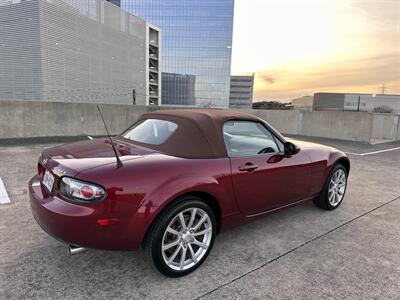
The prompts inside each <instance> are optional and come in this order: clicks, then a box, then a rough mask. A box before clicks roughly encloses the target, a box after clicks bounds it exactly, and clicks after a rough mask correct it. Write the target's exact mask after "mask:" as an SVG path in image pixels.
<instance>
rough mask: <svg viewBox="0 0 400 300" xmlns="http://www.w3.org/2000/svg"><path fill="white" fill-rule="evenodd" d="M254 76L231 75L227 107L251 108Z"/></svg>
mask: <svg viewBox="0 0 400 300" xmlns="http://www.w3.org/2000/svg"><path fill="white" fill-rule="evenodd" d="M253 86H254V74H252V75H232V76H231V87H230V94H229V107H232V108H248V109H251V108H252V103H253Z"/></svg>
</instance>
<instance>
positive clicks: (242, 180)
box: [29, 109, 350, 277]
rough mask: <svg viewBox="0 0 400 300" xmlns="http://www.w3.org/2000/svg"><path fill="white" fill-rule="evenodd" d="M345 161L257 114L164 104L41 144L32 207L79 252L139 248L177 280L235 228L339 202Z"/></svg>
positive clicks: (50, 230)
mask: <svg viewBox="0 0 400 300" xmlns="http://www.w3.org/2000/svg"><path fill="white" fill-rule="evenodd" d="M349 168H350V162H349V159H348V158H347V157H346V155H345V154H344V153H343V152H341V151H339V150H336V149H334V148H331V147H327V146H322V145H318V144H312V143H307V142H301V141H295V140H288V139H287V138H285V137H283V136H282V135H281V134H280V133H279V132H277V131H276V130H275V129H274V128H272V127H271V126H270V125H269V124H268V123H266V122H265V121H263V120H261V119H260V118H257V117H255V116H253V115H249V114H244V113H239V112H234V111H229V110H213V109H198V110H197V109H188V110H162V111H157V112H152V113H146V114H144V115H142V116H141V117H140V118H139V120H138V121H137V122H135V123H134V124H133V125H132V126H131V127H130V128H128V129H127V130H126V131H125V132H123V133H122V134H121V135H118V136H116V137H114V138H112V139H111V138H99V139H94V140H87V141H81V142H76V143H71V144H66V145H61V146H57V147H54V148H50V149H46V150H45V151H43V153H42V154H41V156H40V158H39V162H38V174H37V175H35V176H34V177H33V178H32V179H31V181H30V183H29V191H30V204H31V208H32V212H33V215H34V217H35V219H36V221H37V222H38V223H39V225H40V226H41V227H42V228H43V229H44V230H45V231H46V232H47V233H48V234H50V235H51V236H53V237H55V238H57V239H59V240H61V241H64V242H65V243H67V244H69V245H70V246H69V247H70V251H71V252H72V253H74V252H80V251H82V250H83V249H85V248H97V249H109V250H135V249H138V248H139V247H140V246H143V248H144V251H145V253H146V255H147V257H148V258H149V259H150V261H151V262H152V263H153V264H154V265H155V266H156V268H157V269H158V270H159V271H160V272H161V273H163V274H165V275H167V276H172V277H178V276H182V275H185V274H188V273H190V272H192V271H194V270H195V269H196V268H197V267H199V266H200V265H201V264H202V263H203V262H204V260H205V259H206V257H207V255H208V254H209V253H210V250H211V248H212V246H213V243H214V239H215V236H216V234H217V233H218V232H221V231H223V230H226V229H228V228H231V227H232V226H234V225H237V224H240V223H244V222H247V221H249V220H254V219H256V218H258V217H260V216H264V215H268V214H271V213H273V212H276V211H278V210H279V209H281V208H284V207H288V206H292V205H295V204H298V203H300V202H303V201H306V200H314V203H315V204H316V205H317V206H318V207H320V208H322V209H326V210H333V209H335V208H337V207H338V206H339V205H340V203H341V202H342V201H343V197H344V194H345V192H346V185H347V176H348V174H349Z"/></svg>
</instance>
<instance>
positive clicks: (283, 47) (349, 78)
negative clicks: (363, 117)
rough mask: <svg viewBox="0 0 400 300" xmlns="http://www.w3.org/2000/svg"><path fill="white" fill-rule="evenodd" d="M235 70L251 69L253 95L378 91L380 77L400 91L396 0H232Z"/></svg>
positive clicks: (388, 86)
mask: <svg viewBox="0 0 400 300" xmlns="http://www.w3.org/2000/svg"><path fill="white" fill-rule="evenodd" d="M249 2H251V5H249V4H250V3H249ZM238 72H255V73H256V79H255V89H254V101H261V100H279V101H287V100H290V99H291V98H295V97H299V96H302V95H312V94H313V93H315V92H358V93H361V92H363V93H373V94H378V93H381V91H382V85H383V84H384V86H385V88H384V89H385V93H389V94H400V2H399V1H395V0H382V1H373V0H363V1H360V0H335V1H324V0H279V1H278V0H251V1H248V0H235V20H234V33H233V47H232V73H238Z"/></svg>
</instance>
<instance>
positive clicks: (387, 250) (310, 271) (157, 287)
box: [0, 138, 400, 299]
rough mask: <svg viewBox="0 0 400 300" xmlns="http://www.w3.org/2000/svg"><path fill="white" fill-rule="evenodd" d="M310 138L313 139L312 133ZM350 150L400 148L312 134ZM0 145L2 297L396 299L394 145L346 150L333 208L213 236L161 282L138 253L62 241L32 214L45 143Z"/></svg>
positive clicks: (399, 239)
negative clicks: (203, 257) (32, 191)
mask: <svg viewBox="0 0 400 300" xmlns="http://www.w3.org/2000/svg"><path fill="white" fill-rule="evenodd" d="M308 139H310V138H308ZM310 140H313V141H318V142H321V143H325V144H330V145H332V146H336V147H338V148H339V149H342V150H344V151H349V152H351V153H366V152H373V151H376V150H382V149H388V148H395V147H400V144H399V143H397V144H395V143H394V144H384V145H377V146H371V145H365V144H361V143H353V142H343V141H333V140H324V139H316V138H312V139H310ZM47 146H50V145H25V146H2V147H0V177H2V179H3V181H4V183H5V186H6V188H7V190H8V192H9V196H10V198H11V203H10V204H5V205H0V298H1V299H22V298H40V299H46V298H63V299H64V298H65V299H68V298H69V299H82V298H88V299H89V298H90V299H93V298H118V299H121V298H130V299H135V298H141V299H144V298H148V299H168V298H173V299H194V298H205V299H217V298H222V297H226V298H236V299H249V298H253V299H259V298H261V299H267V298H273V299H282V298H285V299H288V298H294V299H298V298H303V299H320V298H322V299H327V298H331V299H333V298H354V299H365V298H379V299H389V298H392V299H399V298H400V217H399V216H400V198H399V196H400V149H397V150H393V151H389V152H381V153H377V154H371V155H365V156H359V155H354V154H351V155H349V157H350V159H351V163H352V167H351V173H350V178H349V186H348V190H347V194H346V198H345V200H344V203H343V204H342V205H341V207H340V208H339V209H337V210H335V211H332V212H326V211H323V210H320V209H318V208H316V207H315V206H314V205H313V204H312V203H305V204H302V205H299V206H296V207H293V208H289V209H286V210H283V211H281V212H279V213H277V214H275V215H273V216H270V217H266V218H264V219H261V220H259V221H256V222H253V223H250V224H247V225H243V226H240V227H237V228H236V229H234V230H231V231H229V232H226V233H223V234H221V235H219V236H218V237H217V239H216V244H215V247H214V249H213V251H212V252H211V254H210V256H209V258H208V259H207V261H206V262H205V263H204V264H203V266H202V267H200V268H199V269H198V270H197V271H196V272H195V273H192V274H190V275H189V276H187V277H184V278H180V279H170V278H165V277H163V276H162V275H160V274H159V273H157V272H156V271H154V270H153V269H152V268H151V267H150V265H149V264H148V263H147V262H146V261H145V259H144V255H143V253H142V252H141V251H139V252H108V251H99V250H89V251H87V252H85V253H82V254H80V255H77V256H73V257H70V256H68V254H67V249H66V246H65V245H63V244H61V243H60V242H58V241H56V240H54V239H53V238H51V237H49V236H48V235H47V234H46V233H44V232H43V231H42V230H41V229H40V228H39V226H38V225H37V224H36V222H35V221H34V220H33V218H32V216H31V213H30V210H29V205H28V195H27V182H28V180H29V178H30V177H31V176H32V174H33V173H35V172H36V161H37V158H38V156H39V153H40V152H41V151H42V149H43V148H44V147H47Z"/></svg>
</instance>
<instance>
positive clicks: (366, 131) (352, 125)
mask: <svg viewBox="0 0 400 300" xmlns="http://www.w3.org/2000/svg"><path fill="white" fill-rule="evenodd" d="M301 115H302V116H301V118H302V119H301V120H300V121H299V124H300V125H299V126H300V128H299V133H300V134H301V135H307V136H319V137H326V138H333V139H341V140H350V141H362V142H369V140H370V138H371V129H372V121H373V118H372V117H373V115H372V114H370V113H368V112H343V111H313V112H302V113H301Z"/></svg>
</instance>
